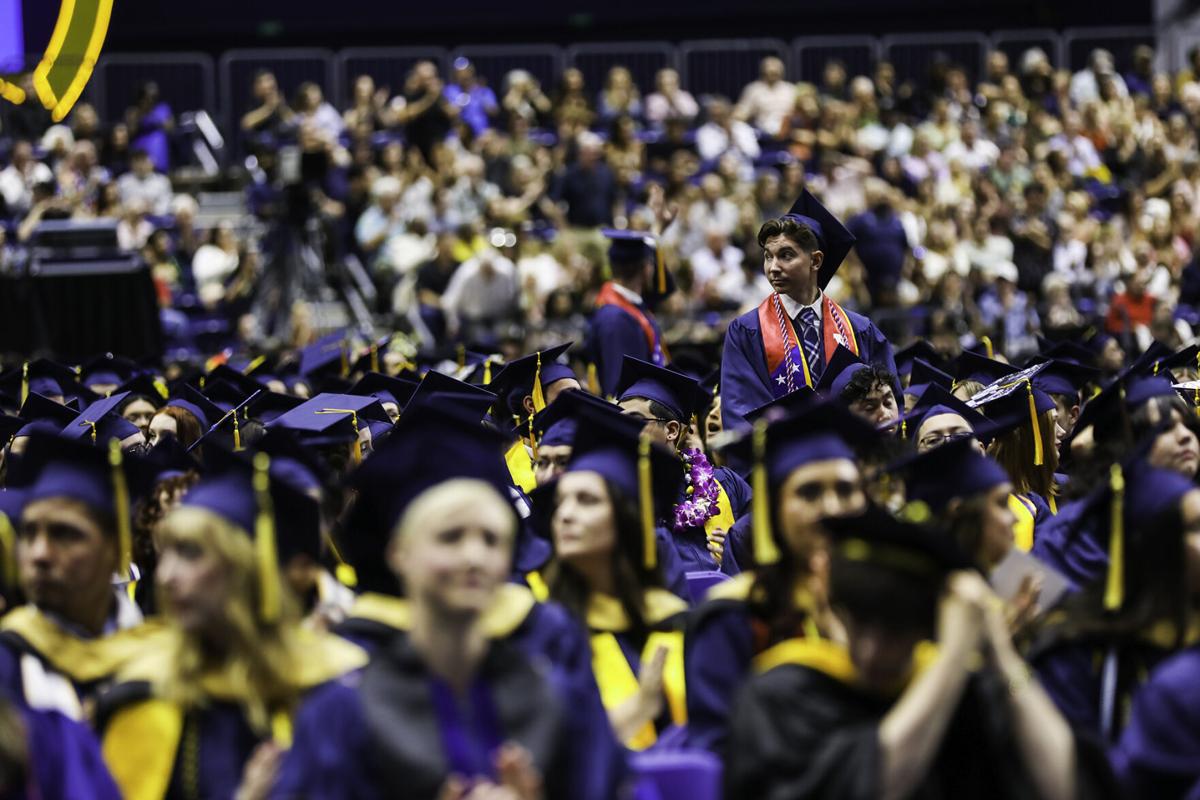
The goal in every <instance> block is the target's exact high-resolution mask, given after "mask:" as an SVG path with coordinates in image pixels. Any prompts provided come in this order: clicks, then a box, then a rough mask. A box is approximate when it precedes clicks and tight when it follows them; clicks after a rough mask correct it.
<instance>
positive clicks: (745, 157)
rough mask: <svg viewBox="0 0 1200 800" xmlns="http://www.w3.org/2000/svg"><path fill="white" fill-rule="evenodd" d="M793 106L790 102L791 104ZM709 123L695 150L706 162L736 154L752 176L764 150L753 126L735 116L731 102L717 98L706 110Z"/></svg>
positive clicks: (697, 137) (710, 102)
mask: <svg viewBox="0 0 1200 800" xmlns="http://www.w3.org/2000/svg"><path fill="white" fill-rule="evenodd" d="M789 103H790V101H789ZM705 111H706V112H707V113H708V122H706V123H704V124H703V125H701V126H700V128H699V129H698V130H697V131H696V150H697V152H698V153H699V154H700V158H702V159H704V160H705V161H716V160H717V159H718V158H720V157H721V156H722V155H724V154H725V153H730V152H732V153H735V154H736V155H737V156H738V158H739V160H740V161H741V162H742V163H743V165H744V166H743V169H744V170H748V171H749V173H748V174H753V169H754V159H756V158H758V156H759V153H760V152H761V150H760V149H759V146H758V137H757V136H755V135H754V129H753V128H752V127H750V124H749V123H747V122H745V121H743V120H741V119H739V118H737V117H735V116H734V114H733V111H732V109H731V108H730V106H729V101H728V100H726V99H725V98H723V97H714V98H713V99H711V100H709V101H708V105H707V106H706V108H705Z"/></svg>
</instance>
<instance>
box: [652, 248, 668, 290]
mask: <svg viewBox="0 0 1200 800" xmlns="http://www.w3.org/2000/svg"><path fill="white" fill-rule="evenodd" d="M654 262H655V274H656V275H657V277H658V293H659V294H660V295H662V294H666V293H667V265H666V264H664V263H663V251H662V248H661V247H659V246H658V245H657V244H656V245H655V246H654Z"/></svg>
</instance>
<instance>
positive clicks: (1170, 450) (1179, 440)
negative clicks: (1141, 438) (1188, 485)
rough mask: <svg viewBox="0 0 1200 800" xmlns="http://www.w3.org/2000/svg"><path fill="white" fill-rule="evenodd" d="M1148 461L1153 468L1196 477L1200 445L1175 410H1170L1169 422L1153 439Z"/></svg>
mask: <svg viewBox="0 0 1200 800" xmlns="http://www.w3.org/2000/svg"><path fill="white" fill-rule="evenodd" d="M1148 460H1149V461H1150V464H1151V465H1153V466H1155V467H1159V468H1161V469H1169V470H1172V471H1173V472H1178V473H1179V474H1180V475H1182V476H1184V477H1185V478H1194V477H1196V470H1197V467H1200V443H1198V442H1197V440H1196V434H1195V433H1193V432H1192V429H1191V428H1189V427H1188V426H1187V425H1185V424H1184V422H1183V415H1182V414H1180V413H1179V411H1178V410H1177V409H1174V408H1172V409H1171V421H1170V423H1169V425H1168V427H1167V429H1166V430H1165V431H1163V432H1162V433H1160V434H1159V435H1158V436H1157V437H1156V438H1155V439H1154V445H1153V446H1152V447H1151V448H1150V455H1149V457H1148Z"/></svg>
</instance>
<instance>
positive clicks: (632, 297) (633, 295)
mask: <svg viewBox="0 0 1200 800" xmlns="http://www.w3.org/2000/svg"><path fill="white" fill-rule="evenodd" d="M612 287H613V290H614V291H616V293H617V294H619V295H621V297H624V298H625V299H626V300H628V301H629V302H631V303H634V304H636V305H639V306H640V305H641V304H642V296H641V295H640V294H638V293H637V292H635V291H633V290H632V289H628V288H626V287H624V286H622V285H621V284H619V283H617V282H616V281H613V283H612Z"/></svg>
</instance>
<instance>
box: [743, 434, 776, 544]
mask: <svg viewBox="0 0 1200 800" xmlns="http://www.w3.org/2000/svg"><path fill="white" fill-rule="evenodd" d="M751 435H752V436H753V437H754V440H753V443H754V467H753V469H752V471H751V474H750V491H751V493H752V494H751V502H752V507H751V511H750V513H751V514H752V515H753V517H752V518H751V524H752V526H753V527H752V530H753V533H752V535H753V537H754V561H755V563H756V564H757V565H758V566H760V567H761V566H764V565H766V564H774V563H776V562H778V561H779V548H778V547H776V545H775V538H774V537H773V536H772V535H771V506H770V501H769V499H768V497H767V466H766V464H765V463H764V462H765V461H766V453H767V423H766V422H764V421H763V420H759V421H758V422H757V423H755V425H754V432H753V433H752V434H751Z"/></svg>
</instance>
